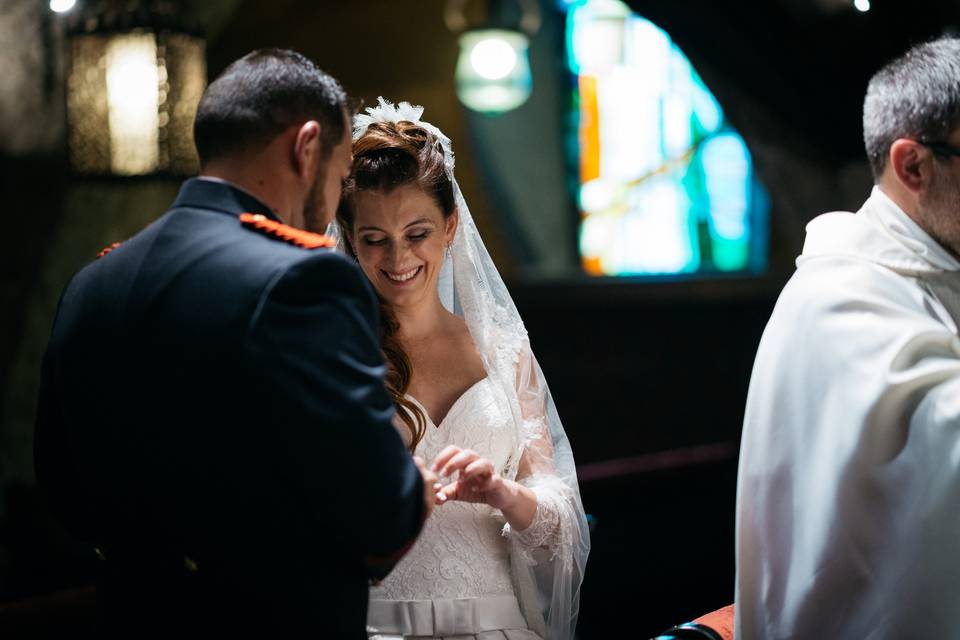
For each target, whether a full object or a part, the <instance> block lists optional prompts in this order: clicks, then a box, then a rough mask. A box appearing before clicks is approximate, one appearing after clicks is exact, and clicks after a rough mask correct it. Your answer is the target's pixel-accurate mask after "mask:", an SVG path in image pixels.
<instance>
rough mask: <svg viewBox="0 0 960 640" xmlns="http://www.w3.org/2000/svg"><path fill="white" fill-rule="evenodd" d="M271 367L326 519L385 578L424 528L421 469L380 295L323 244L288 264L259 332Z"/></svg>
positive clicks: (257, 323) (278, 410)
mask: <svg viewBox="0 0 960 640" xmlns="http://www.w3.org/2000/svg"><path fill="white" fill-rule="evenodd" d="M247 348H248V354H249V356H250V357H251V358H252V362H251V366H253V367H258V368H259V369H260V371H261V372H262V373H261V374H260V375H261V377H262V383H263V385H264V386H265V387H266V389H267V393H266V394H265V397H264V401H265V402H267V403H269V404H270V405H271V407H270V411H271V414H272V421H273V422H274V424H272V425H270V427H269V428H270V429H271V431H273V432H274V433H276V437H277V438H283V439H284V440H285V441H286V443H287V449H286V453H287V454H288V456H289V460H290V464H291V465H294V466H295V469H294V473H292V474H291V475H292V476H293V477H295V478H301V479H302V486H301V487H299V488H296V487H294V488H292V490H296V491H300V492H303V493H304V494H305V497H306V501H305V508H307V509H313V510H314V514H313V515H315V517H316V521H317V526H318V527H323V528H324V530H325V531H326V532H329V529H330V528H331V527H337V528H340V529H341V533H342V536H343V540H344V543H345V544H347V545H352V546H355V547H356V548H357V549H358V551H359V552H360V553H361V554H363V556H364V557H365V559H366V563H367V565H368V568H369V570H370V572H371V574H372V575H374V577H380V576H382V575H385V573H386V572H388V571H389V569H390V568H392V566H393V564H395V563H396V560H398V559H399V557H400V555H402V553H403V552H405V550H406V549H407V548H409V545H410V544H411V543H412V541H413V539H414V538H415V537H416V535H417V533H419V530H420V527H421V525H422V522H423V519H424V516H425V506H424V487H423V481H422V478H421V474H420V472H419V470H418V469H417V467H416V466H415V464H414V462H413V460H412V458H411V456H410V454H409V452H408V451H407V450H406V448H405V447H404V446H403V442H402V441H401V439H400V436H399V435H398V434H397V432H396V430H395V429H394V427H393V424H392V418H393V414H394V409H393V404H392V402H391V400H390V397H389V395H388V394H387V392H386V389H385V388H384V385H383V375H384V372H385V368H384V364H383V357H382V354H381V350H380V345H379V329H378V316H377V310H376V303H375V299H374V297H373V295H372V292H371V291H370V289H369V285H367V283H366V281H365V280H364V278H363V275H362V274H361V273H360V272H359V270H358V269H357V268H356V267H355V266H354V265H352V264H351V263H349V262H348V261H347V260H346V259H344V258H343V257H342V256H339V255H337V254H334V253H332V252H327V251H321V252H317V253H315V254H313V255H311V256H310V257H309V258H308V259H306V260H303V261H301V262H299V263H297V264H295V265H294V266H292V267H291V268H290V269H289V270H287V271H286V272H285V273H283V274H282V275H281V276H280V277H279V278H278V279H277V280H276V282H275V284H274V285H273V286H272V287H270V288H269V291H268V292H266V293H265V295H264V296H263V298H262V299H261V301H260V306H259V309H258V312H257V314H256V315H255V317H254V318H253V320H252V322H251V327H250V332H249V336H248V340H247Z"/></svg>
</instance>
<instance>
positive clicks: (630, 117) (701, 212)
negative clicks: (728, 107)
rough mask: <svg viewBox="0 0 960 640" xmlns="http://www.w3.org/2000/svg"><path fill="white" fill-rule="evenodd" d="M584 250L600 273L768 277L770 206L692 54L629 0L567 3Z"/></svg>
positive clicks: (587, 263) (592, 270)
mask: <svg viewBox="0 0 960 640" xmlns="http://www.w3.org/2000/svg"><path fill="white" fill-rule="evenodd" d="M566 6H567V7H568V21H567V45H568V63H569V66H570V69H571V71H572V72H573V73H574V74H576V75H577V76H578V79H579V86H580V88H581V90H580V95H579V96H578V99H577V100H576V101H575V103H576V104H577V105H578V109H579V114H580V120H579V122H580V126H579V131H578V132H577V133H578V143H579V144H578V146H579V151H580V156H581V157H580V160H581V163H580V164H581V172H580V173H581V176H580V192H579V198H578V202H579V205H580V210H581V213H582V223H581V228H580V252H581V257H582V259H583V264H584V267H585V269H586V270H587V271H588V272H589V273H592V274H596V275H643V274H675V273H693V272H710V271H714V272H731V271H733V272H736V271H758V270H760V269H762V268H763V267H764V266H765V260H766V256H765V255H764V252H765V249H766V238H765V237H763V234H764V233H765V231H766V227H767V225H766V218H767V216H768V215H769V211H768V199H767V198H766V194H765V192H764V190H763V187H762V185H760V183H759V182H758V181H757V179H756V176H755V174H754V171H753V164H752V159H751V156H750V151H749V149H748V148H747V146H746V144H745V142H744V141H743V138H742V137H741V136H740V135H739V134H738V133H737V132H736V131H735V130H734V129H733V127H732V126H731V125H730V124H729V122H727V120H726V118H725V116H724V113H723V109H722V108H721V107H720V104H719V103H718V102H717V100H716V98H715V97H714V96H713V94H712V93H711V92H710V91H709V89H707V87H706V86H705V84H704V83H703V80H702V79H701V78H700V76H699V75H698V74H697V72H696V70H695V69H694V68H693V66H692V65H691V64H690V61H689V60H688V59H687V57H686V56H685V55H684V54H683V52H682V51H681V50H680V49H679V48H678V47H677V46H676V45H675V44H674V43H673V41H672V40H671V39H670V37H669V35H668V34H667V33H666V32H665V31H663V30H662V29H660V28H659V27H657V26H656V25H654V24H653V23H652V22H650V21H648V20H646V19H644V18H642V17H640V16H638V15H636V14H634V13H632V12H631V11H630V9H629V8H628V7H627V6H626V5H625V4H623V3H622V2H620V1H619V0H569V1H568V2H566Z"/></svg>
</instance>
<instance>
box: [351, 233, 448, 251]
mask: <svg viewBox="0 0 960 640" xmlns="http://www.w3.org/2000/svg"><path fill="white" fill-rule="evenodd" d="M432 233H433V231H432V230H425V231H418V232H416V233H412V234H410V235H408V236H407V240H409V241H411V242H421V241H423V240H426V239H427V238H429V237H430V235H431V234H432ZM361 240H362V241H363V243H364V244H365V245H367V246H370V247H379V246H381V245H384V244H386V242H387V238H377V237H371V236H367V237H363V238H361Z"/></svg>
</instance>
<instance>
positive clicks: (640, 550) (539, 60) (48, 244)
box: [0, 0, 960, 638]
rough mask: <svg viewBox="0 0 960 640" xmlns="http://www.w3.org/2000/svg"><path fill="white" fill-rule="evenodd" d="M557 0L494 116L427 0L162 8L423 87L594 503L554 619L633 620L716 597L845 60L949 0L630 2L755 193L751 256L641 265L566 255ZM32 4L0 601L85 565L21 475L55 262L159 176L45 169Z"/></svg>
mask: <svg viewBox="0 0 960 640" xmlns="http://www.w3.org/2000/svg"><path fill="white" fill-rule="evenodd" d="M559 4H560V3H558V2H555V1H553V0H542V2H541V6H542V11H543V14H544V25H543V27H542V28H541V30H540V31H539V32H538V33H537V35H536V36H535V37H534V38H533V40H532V42H531V50H530V52H531V64H532V67H533V72H534V93H533V96H532V97H531V99H530V101H529V102H528V103H527V104H525V105H524V106H523V107H521V108H519V109H517V110H516V111H514V112H511V113H509V114H506V115H504V116H501V117H499V118H486V117H483V116H479V115H477V114H472V113H469V112H467V111H466V110H465V109H464V108H463V107H461V106H460V104H459V103H458V102H457V99H456V96H455V93H454V80H453V78H454V76H453V70H454V65H455V63H456V56H457V42H456V37H455V35H454V34H452V33H450V32H449V31H447V29H446V28H445V26H444V23H443V19H442V12H443V7H444V2H442V1H441V0H407V1H402V0H358V1H354V2H334V1H329V2H325V1H317V0H310V1H308V0H224V1H222V2H217V1H210V2H200V1H199V0H198V1H196V2H192V3H191V2H187V3H185V4H184V9H183V10H184V11H185V12H187V14H188V15H189V16H190V17H191V18H192V19H194V20H196V21H197V23H198V24H200V25H201V26H202V28H203V29H204V30H205V32H206V34H207V39H208V55H207V59H208V66H209V72H210V77H213V76H215V75H216V74H217V73H218V72H219V71H220V70H222V69H223V67H224V66H226V64H228V63H229V62H230V61H232V60H233V59H235V58H237V57H239V56H240V55H242V54H244V53H246V52H247V51H249V50H251V49H253V48H256V47H259V46H267V45H275V46H284V47H291V48H295V49H298V50H300V51H301V52H303V53H305V54H307V55H308V56H310V57H312V58H314V59H315V60H317V61H318V62H319V64H320V65H321V66H322V67H324V68H325V69H326V70H328V71H329V72H331V73H332V74H333V75H335V76H336V77H338V78H339V79H340V80H341V81H342V82H343V84H344V85H345V87H346V88H347V90H348V91H349V92H350V93H351V94H353V95H355V96H357V97H359V98H362V99H363V100H364V101H365V102H366V103H368V104H369V103H372V102H374V101H375V99H376V97H377V96H378V95H381V94H382V95H384V96H387V97H388V98H390V99H392V100H404V99H405V100H410V101H411V102H414V103H417V104H423V105H425V106H426V108H427V111H426V115H425V119H427V120H429V121H431V122H433V123H435V124H437V125H438V126H440V127H441V128H442V129H443V130H444V131H445V132H446V133H448V135H449V136H450V137H451V138H452V139H453V141H454V146H455V149H456V151H457V176H458V180H459V182H460V184H461V187H462V188H463V191H464V193H465V195H466V198H467V201H468V202H469V203H470V206H471V209H472V212H473V215H474V217H475V218H476V219H477V222H478V226H479V227H480V230H481V232H482V233H483V235H484V237H485V240H486V241H487V244H488V246H489V248H490V250H491V253H492V255H493V257H494V259H495V260H496V262H497V263H498V265H499V266H500V268H501V269H502V271H503V273H504V274H505V276H506V278H507V280H508V283H509V284H510V286H511V289H512V292H513V294H514V296H515V299H516V302H517V305H518V307H519V308H520V311H521V313H522V314H523V316H524V318H525V321H526V323H527V327H528V329H529V332H530V335H531V339H532V341H533V346H534V349H535V351H536V353H537V356H538V358H539V360H540V363H541V365H542V367H543V369H544V371H545V373H546V375H547V378H548V380H549V382H550V385H551V389H552V392H553V395H554V397H555V399H556V403H557V406H558V409H559V412H560V415H561V417H562V418H563V420H564V424H565V426H566V429H567V432H568V434H569V436H570V440H571V442H572V444H573V447H574V452H575V454H576V456H577V461H578V464H579V465H580V467H581V489H582V493H583V498H584V504H585V506H586V508H587V511H588V512H589V513H590V514H591V515H592V516H593V517H594V518H595V523H596V529H595V531H594V535H593V551H592V555H591V558H590V562H589V563H588V573H587V578H586V581H585V583H584V586H583V591H582V613H581V625H580V635H581V637H582V638H604V637H610V636H612V635H613V634H614V633H618V634H626V635H629V636H631V637H641V638H642V637H647V636H650V635H653V634H655V633H656V632H658V631H660V630H662V629H663V628H665V627H667V626H669V625H671V624H674V623H677V622H681V621H683V620H686V619H690V618H692V617H695V616H697V615H699V614H701V613H704V612H706V611H708V610H711V609H713V608H717V607H719V606H722V605H725V604H727V603H729V602H731V601H732V598H733V582H734V552H733V523H734V503H735V495H734V493H735V486H736V456H737V448H738V440H739V431H740V424H741V419H742V411H743V404H744V400H745V396H746V390H747V386H748V383H749V375H750V368H751V365H752V360H753V355H754V350H755V348H756V345H757V342H758V340H759V337H760V334H761V332H762V330H763V326H764V324H765V322H766V319H767V317H768V315H769V313H770V310H771V308H772V306H773V303H774V301H775V299H776V296H777V293H778V291H779V289H780V288H781V287H782V285H783V283H784V282H785V281H786V278H787V277H789V274H790V272H791V271H792V261H793V258H794V257H795V256H796V255H797V254H798V253H799V250H800V247H801V245H802V241H803V227H804V225H805V223H806V222H807V221H808V220H809V219H811V218H812V217H814V216H815V215H817V214H819V213H822V212H823V211H827V210H832V209H838V208H848V209H849V208H854V209H855V208H857V207H858V206H859V203H860V202H861V201H862V200H863V199H864V198H865V197H866V195H867V194H868V191H869V188H870V183H871V181H870V178H869V172H868V170H867V167H866V162H865V160H864V158H863V150H862V138H861V135H862V132H861V126H860V109H861V105H862V100H863V93H864V89H865V87H866V83H867V80H868V79H869V77H870V75H871V74H872V73H873V72H874V71H875V70H876V69H877V68H879V67H880V66H881V65H882V64H883V63H884V62H885V61H887V60H889V59H891V58H892V57H895V56H896V55H898V54H899V53H901V52H902V51H904V50H905V49H906V48H907V47H908V46H910V45H911V44H914V43H917V42H920V41H923V40H926V39H929V38H931V37H935V36H937V35H940V34H942V33H945V32H951V31H952V30H953V29H955V26H956V25H957V24H958V23H960V20H958V19H960V8H958V5H957V3H955V2H950V1H947V0H912V1H911V2H905V1H903V0H886V1H884V0H875V1H874V3H873V8H872V10H871V11H870V12H869V13H866V14H861V13H859V12H857V11H855V10H854V9H853V8H852V2H847V1H846V0H744V1H739V2H736V1H709V0H630V1H629V4H630V5H631V6H632V7H633V8H634V9H635V10H636V11H637V12H639V13H640V14H641V15H643V16H645V17H647V18H649V19H650V20H652V21H654V22H655V23H657V24H658V25H659V26H661V27H662V28H664V29H666V30H667V31H668V32H669V33H670V35H671V36H672V37H673V39H674V40H675V42H676V43H677V44H678V45H679V46H680V47H681V48H682V49H683V50H684V52H685V53H686V54H687V55H688V57H689V58H690V59H691V61H692V63H693V64H694V66H695V67H696V68H697V70H698V71H699V72H700V74H701V76H702V77H703V78H704V80H705V81H706V82H707V84H708V86H709V87H710V88H711V90H712V91H713V92H714V93H715V95H716V96H717V98H718V99H719V100H720V102H721V104H722V105H723V107H724V110H725V111H726V113H727V116H728V118H729V119H730V120H731V121H732V122H733V123H734V125H735V126H736V127H737V128H738V129H739V130H740V132H741V133H742V134H743V135H744V137H745V139H746V140H747V143H748V145H749V146H750V149H751V152H752V153H753V156H754V160H755V163H756V170H757V171H758V173H759V175H760V177H761V179H762V180H763V182H764V183H765V185H766V187H767V189H768V190H769V191H770V195H771V200H772V206H773V210H772V220H771V238H770V246H771V256H770V268H769V270H768V273H767V274H766V275H765V276H763V277H760V278H755V279H750V280H743V279H730V278H725V279H714V280H705V281H704V280H699V281H691V280H682V279H677V280H673V281H663V280H660V281H656V282H650V281H640V280H587V279H586V278H584V277H583V276H581V275H580V274H579V271H578V268H577V264H576V255H575V252H574V247H575V240H574V239H575V225H576V212H575V208H574V207H575V205H574V202H573V197H572V194H571V193H570V191H569V182H570V180H569V178H570V175H569V173H568V171H569V168H570V166H572V165H573V164H574V162H575V159H571V158H570V157H568V156H567V155H566V154H565V152H564V149H565V144H566V140H567V136H568V134H569V131H568V129H567V127H568V126H569V104H570V93H569V91H570V81H571V80H570V78H569V76H568V75H567V74H566V72H565V62H564V58H563V17H564V16H563V13H562V12H561V11H560V10H559V8H558V7H559ZM56 20H57V19H56V18H55V17H53V16H52V14H51V13H50V12H49V10H48V9H47V7H46V2H42V1H39V0H36V1H34V0H0V68H3V69H4V70H5V72H4V74H0V75H2V76H3V77H2V78H0V190H2V191H0V194H2V203H3V209H2V210H0V216H2V224H0V313H2V315H0V318H2V320H0V602H10V601H22V599H24V598H31V597H37V596H43V595H44V594H50V593H54V592H57V591H58V590H62V589H67V588H71V587H75V586H81V585H84V584H87V583H88V582H89V580H90V576H91V573H92V571H93V567H94V563H95V560H94V558H93V556H92V553H91V552H90V550H88V549H85V548H83V547H81V546H78V545H76V544H74V543H72V542H71V541H69V540H67V539H66V538H65V537H64V536H63V534H62V533H61V532H60V531H59V529H58V528H57V526H56V525H55V523H53V522H52V521H51V520H50V518H49V516H48V514H47V513H46V511H45V509H44V506H43V504H42V503H41V502H40V501H39V500H38V499H37V497H36V494H35V491H34V489H33V477H32V463H31V452H30V447H31V429H32V421H33V411H34V403H35V396H36V384H37V377H38V373H39V359H40V356H41V355H42V352H43V348H44V346H45V344H46V337H47V335H48V332H49V327H50V321H51V318H52V313H53V309H54V307H55V304H56V299H57V296H58V294H59V291H60V290H61V288H62V287H63V285H64V283H65V282H66V280H67V278H69V276H70V275H71V274H72V273H73V272H74V271H76V269H78V268H79V267H80V266H82V265H83V264H84V263H85V262H86V261H88V260H89V259H90V258H92V256H93V255H94V254H95V253H96V252H97V251H98V250H99V249H100V248H101V247H103V246H106V245H107V244H109V243H111V242H113V241H116V240H122V239H123V238H125V237H128V236H129V235H131V234H133V233H135V232H136V230H137V229H139V228H141V227H142V226H143V225H144V224H146V223H148V222H149V221H150V220H152V219H153V218H154V217H156V216H157V215H159V214H160V213H161V212H162V211H163V210H164V208H165V207H166V205H167V204H168V203H169V201H170V200H171V199H172V197H173V195H174V194H175V192H176V189H177V186H178V183H177V181H176V180H172V179H168V178H141V179H132V180H89V179H86V180H85V179H80V178H77V177H75V176H72V175H71V174H70V172H69V169H68V166H67V162H66V153H65V147H64V145H65V142H64V140H65V135H64V128H65V120H64V114H63V72H62V66H63V58H64V54H63V51H64V45H65V43H64V37H63V29H62V25H60V24H58V23H57V21H56ZM785 366H788V363H785ZM145 410H148V408H145ZM318 464H322V459H318ZM0 620H2V618H0ZM0 629H2V627H0Z"/></svg>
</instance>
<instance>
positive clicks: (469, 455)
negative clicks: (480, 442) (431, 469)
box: [438, 449, 480, 476]
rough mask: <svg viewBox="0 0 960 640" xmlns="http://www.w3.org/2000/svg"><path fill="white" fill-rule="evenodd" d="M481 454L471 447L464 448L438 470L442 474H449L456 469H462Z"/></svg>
mask: <svg viewBox="0 0 960 640" xmlns="http://www.w3.org/2000/svg"><path fill="white" fill-rule="evenodd" d="M479 457H480V456H479V455H478V454H477V452H475V451H471V450H470V449H463V450H461V451H460V452H459V453H457V454H455V455H454V456H453V457H452V458H450V459H449V460H447V462H446V463H445V464H444V465H443V466H441V467H440V471H439V472H438V473H439V474H440V475H441V476H449V475H450V474H452V473H453V472H454V471H460V470H462V469H463V468H464V467H466V466H467V465H468V464H470V463H471V462H473V461H474V460H476V459H477V458H479Z"/></svg>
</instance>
